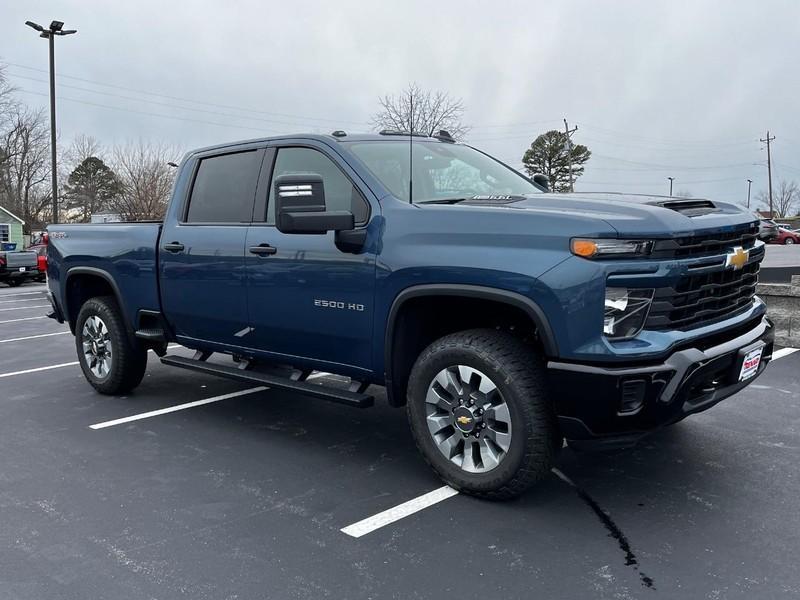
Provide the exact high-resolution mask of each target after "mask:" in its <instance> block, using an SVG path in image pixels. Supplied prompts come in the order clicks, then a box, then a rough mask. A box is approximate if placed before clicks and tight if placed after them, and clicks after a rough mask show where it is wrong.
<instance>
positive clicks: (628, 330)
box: [603, 288, 653, 339]
mask: <svg viewBox="0 0 800 600" xmlns="http://www.w3.org/2000/svg"><path fill="white" fill-rule="evenodd" d="M652 301H653V290H652V289H636V290H629V289H626V288H606V299H605V312H604V314H603V333H604V334H605V335H606V337H609V338H614V339H620V338H630V337H633V336H635V335H636V334H637V333H639V332H640V331H641V330H642V327H644V321H645V319H646V318H647V313H648V312H649V311H650V304H651V302H652Z"/></svg>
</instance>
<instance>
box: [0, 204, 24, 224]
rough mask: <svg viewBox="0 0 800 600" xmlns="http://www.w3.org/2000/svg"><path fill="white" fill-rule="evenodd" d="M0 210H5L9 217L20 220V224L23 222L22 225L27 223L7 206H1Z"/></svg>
mask: <svg viewBox="0 0 800 600" xmlns="http://www.w3.org/2000/svg"><path fill="white" fill-rule="evenodd" d="M0 211H3V212H4V213H5V214H7V215H8V216H9V217H11V218H12V219H14V220H15V221H19V222H20V224H22V225H25V221H23V220H22V219H20V218H19V217H18V216H17V215H15V214H14V213H12V212H11V211H10V210H8V209H7V208H3V207H2V206H0Z"/></svg>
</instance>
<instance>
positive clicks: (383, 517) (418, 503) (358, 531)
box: [341, 485, 458, 538]
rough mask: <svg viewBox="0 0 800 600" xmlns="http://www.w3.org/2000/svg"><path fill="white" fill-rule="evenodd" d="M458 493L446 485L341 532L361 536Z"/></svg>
mask: <svg viewBox="0 0 800 600" xmlns="http://www.w3.org/2000/svg"><path fill="white" fill-rule="evenodd" d="M457 494H458V490H454V489H453V488H451V487H450V486H449V485H445V486H443V487H440V488H438V489H435V490H433V491H431V492H428V493H427V494H422V496H418V497H416V498H414V499H412V500H409V501H408V502H403V503H402V504H398V505H397V506H395V507H394V508H390V509H388V510H385V511H383V512H379V513H378V514H377V515H373V516H371V517H367V518H366V519H363V520H362V521H359V522H358V523H353V524H352V525H348V526H347V527H343V528H342V529H341V532H342V533H346V534H347V535H349V536H351V537H354V538H360V537H361V536H363V535H367V534H368V533H370V532H372V531H375V530H376V529H380V528H381V527H385V526H386V525H389V524H391V523H394V522H395V521H399V520H400V519H403V518H405V517H407V516H409V515H413V514H414V513H415V512H419V511H421V510H422V509H424V508H428V507H429V506H433V505H434V504H438V503H439V502H441V501H442V500H447V499H448V498H452V497H453V496H455V495H457Z"/></svg>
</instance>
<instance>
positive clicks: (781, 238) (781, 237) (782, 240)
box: [769, 227, 800, 244]
mask: <svg viewBox="0 0 800 600" xmlns="http://www.w3.org/2000/svg"><path fill="white" fill-rule="evenodd" d="M777 229H778V232H777V235H776V236H775V237H774V238H771V239H770V240H769V243H770V244H800V234H798V233H797V232H796V231H792V230H791V229H785V228H783V227H778V228H777Z"/></svg>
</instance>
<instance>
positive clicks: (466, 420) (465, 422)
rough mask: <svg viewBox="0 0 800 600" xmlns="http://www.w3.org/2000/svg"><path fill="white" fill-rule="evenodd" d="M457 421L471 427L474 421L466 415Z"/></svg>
mask: <svg viewBox="0 0 800 600" xmlns="http://www.w3.org/2000/svg"><path fill="white" fill-rule="evenodd" d="M456 421H458V422H459V423H460V424H461V425H469V424H470V423H472V419H470V418H469V417H465V416H464V415H461V416H460V417H458V419H456Z"/></svg>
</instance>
